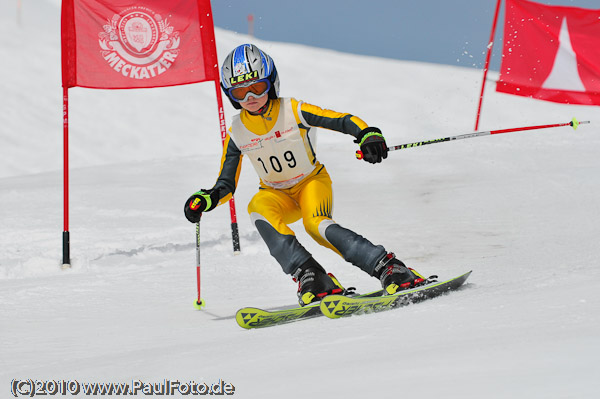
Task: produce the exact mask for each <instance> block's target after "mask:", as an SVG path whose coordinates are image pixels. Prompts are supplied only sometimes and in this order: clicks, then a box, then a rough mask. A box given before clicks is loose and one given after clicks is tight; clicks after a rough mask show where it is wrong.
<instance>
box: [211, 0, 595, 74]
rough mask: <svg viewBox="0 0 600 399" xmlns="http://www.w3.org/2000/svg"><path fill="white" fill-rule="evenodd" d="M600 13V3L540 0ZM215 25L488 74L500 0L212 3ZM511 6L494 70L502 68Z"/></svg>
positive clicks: (498, 36) (498, 43) (499, 30)
mask: <svg viewBox="0 0 600 399" xmlns="http://www.w3.org/2000/svg"><path fill="white" fill-rule="evenodd" d="M538 2H539V3H543V4H548V5H563V6H570V7H583V8H592V9H598V8H600V1H599V0H540V1H538ZM212 8H213V14H214V22H215V25H216V26H218V27H221V28H224V29H228V30H232V31H236V32H241V33H247V32H248V21H247V16H248V14H253V15H254V35H255V36H256V37H257V38H260V39H264V40H272V41H280V42H293V43H301V44H307V45H311V46H315V47H323V48H330V49H335V50H339V51H344V52H349V53H356V54H366V55H376V56H381V57H386V58H396V59H402V60H415V61H426V62H433V63H440V64H450V65H458V66H465V67H476V68H483V65H484V63H485V50H486V46H487V43H488V40H489V37H490V32H491V28H492V21H493V17H494V11H495V9H496V0H360V1H359V0H301V1H289V0H288V1H286V0H212ZM503 21H504V2H503V5H502V8H501V10H500V16H499V19H498V27H497V29H496V41H495V44H494V53H493V55H492V63H491V69H492V70H496V71H498V70H499V69H500V55H501V52H502V42H501V38H502V27H503Z"/></svg>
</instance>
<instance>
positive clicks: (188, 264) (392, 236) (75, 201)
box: [0, 1, 600, 399]
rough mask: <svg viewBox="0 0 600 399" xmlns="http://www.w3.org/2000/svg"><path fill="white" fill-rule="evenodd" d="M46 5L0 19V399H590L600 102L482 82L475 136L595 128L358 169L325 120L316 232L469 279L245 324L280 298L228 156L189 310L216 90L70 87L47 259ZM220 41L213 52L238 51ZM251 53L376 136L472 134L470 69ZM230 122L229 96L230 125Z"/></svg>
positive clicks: (292, 50)
mask: <svg viewBox="0 0 600 399" xmlns="http://www.w3.org/2000/svg"><path fill="white" fill-rule="evenodd" d="M55 3H56V2H45V1H42V2H36V4H35V5H34V4H33V3H30V2H23V18H22V25H21V26H17V25H16V22H15V21H14V18H13V17H14V14H13V11H14V9H13V7H14V5H13V4H12V3H10V4H7V2H3V3H2V4H1V5H0V18H1V19H0V21H1V23H0V43H1V45H2V48H3V49H6V50H8V52H10V54H11V55H12V56H11V57H7V59H5V61H4V62H3V66H2V71H3V72H4V75H5V76H10V77H11V78H10V79H4V80H3V81H2V82H0V87H1V88H2V93H4V95H3V96H2V99H1V100H0V101H1V102H2V107H0V126H2V127H1V130H0V138H1V142H2V146H1V150H0V151H1V152H0V221H1V227H0V229H1V232H2V234H1V235H0V327H1V328H0V392H3V393H1V394H0V396H2V397H8V395H9V391H10V381H11V380H13V379H15V378H16V379H25V378H32V379H55V380H78V381H80V382H94V381H98V382H131V381H132V380H142V381H144V382H160V381H163V380H164V379H166V378H168V379H178V380H180V381H188V380H193V381H196V382H207V383H213V382H217V381H218V380H219V379H223V380H225V381H226V382H229V383H231V384H233V385H234V386H235V388H236V391H235V394H234V397H240V398H258V397H260V398H280V397H286V398H304V397H315V398H321V397H346V398H364V397H374V396H379V395H386V394H388V395H389V394H391V393H392V392H397V395H402V396H407V397H408V396H419V397H427V398H428V397H432V398H433V397H440V396H443V397H446V398H578V399H579V398H595V397H597V395H598V391H599V390H600V389H599V388H600V384H599V383H598V379H597V374H598V365H597V358H598V356H599V355H600V341H599V340H598V337H599V336H600V323H599V320H598V315H599V314H600V304H599V300H600V293H599V290H598V283H599V280H600V276H599V273H600V272H599V271H598V270H600V268H599V267H598V266H600V264H599V263H600V262H599V261H598V259H599V255H600V250H599V249H598V245H597V239H598V237H599V236H600V231H599V230H600V227H599V226H600V223H599V220H598V219H599V217H598V215H599V214H600V209H599V208H600V205H599V202H598V198H599V197H600V184H599V180H598V176H599V175H600V161H599V157H598V153H599V150H600V138H599V137H598V127H597V123H599V122H598V121H599V120H600V118H598V117H599V116H600V110H599V109H598V108H597V107H596V108H594V107H582V106H565V105H558V104H552V103H546V102H541V101H534V100H529V99H525V98H517V97H512V96H507V95H503V94H497V93H495V92H494V91H493V85H492V84H489V87H487V91H486V98H485V103H484V108H483V115H482V127H483V128H484V129H490V128H491V129H497V128H507V127H515V126H524V125H533V124H544V123H558V122H564V121H568V120H570V119H571V118H572V117H574V116H575V117H577V118H578V119H580V120H591V121H592V124H591V125H584V126H581V127H580V128H579V129H578V130H577V131H576V132H573V131H572V130H571V129H568V128H559V129H549V130H545V131H533V132H526V133H514V134H506V135H499V136H494V137H488V138H477V139H473V140H464V141H461V142H456V143H444V144H436V145H431V146H427V147H423V148H414V149H408V150H401V151H397V152H394V153H390V155H389V157H388V159H387V160H386V161H385V162H384V163H382V164H380V165H375V166H373V165H369V164H366V163H363V162H358V161H356V160H355V159H354V151H355V150H356V148H355V146H356V145H355V144H354V143H352V140H350V139H348V137H347V136H343V135H340V134H337V133H334V132H328V131H323V130H321V131H320V132H319V140H318V141H319V145H318V152H317V153H318V156H319V159H320V161H321V162H323V163H324V164H325V165H326V166H327V168H328V170H329V172H330V174H331V176H332V179H333V182H334V193H335V213H334V217H335V219H336V221H338V222H339V223H340V224H342V225H345V226H348V227H349V228H352V229H354V230H356V231H357V232H358V233H360V234H362V235H364V236H366V237H368V238H369V239H370V240H372V241H373V242H375V243H378V244H382V245H384V246H385V247H386V248H387V249H389V250H392V251H394V252H396V254H397V255H398V256H399V257H400V258H401V259H403V260H405V261H406V262H407V263H408V264H409V265H410V266H412V267H414V268H415V269H417V270H418V271H420V272H421V273H423V274H426V275H430V274H438V275H440V277H441V278H449V277H452V276H455V275H458V274H460V273H463V272H466V271H468V270H473V274H472V275H471V277H470V279H469V282H468V284H467V285H466V286H465V287H464V288H463V289H461V290H459V291H457V292H454V293H452V294H450V295H446V296H443V297H441V298H436V299H433V300H430V301H427V302H424V303H421V304H418V305H414V306H408V307H405V308H402V309H398V310H395V311H391V312H385V313H380V314H373V315H364V316H357V317H351V318H348V319H340V320H328V319H326V318H324V317H322V318H316V319H312V320H307V321H303V322H299V323H292V324H288V325H282V326H278V327H274V328H267V329H261V330H256V331H245V330H242V329H241V328H239V327H238V326H237V325H236V323H235V320H234V315H235V312H236V310H237V309H239V308H241V307H243V306H257V307H265V308H269V307H279V306H283V305H291V304H293V303H294V302H295V300H296V297H295V290H296V286H295V284H294V283H293V282H292V281H291V279H290V278H289V276H286V275H284V274H283V273H281V270H280V268H279V266H278V265H277V264H276V263H275V261H274V260H273V259H272V258H271V256H270V255H269V253H268V250H267V248H266V246H265V245H264V244H263V242H262V240H261V239H260V237H259V236H258V234H257V232H256V231H255V230H254V228H253V227H252V225H251V224H250V221H249V218H248V216H247V214H246V210H245V208H246V204H247V203H248V201H249V200H250V198H251V197H252V195H254V193H255V192H256V187H257V183H258V179H257V177H256V176H255V174H254V172H253V170H252V168H251V166H250V165H249V164H248V163H247V162H245V165H244V168H243V171H242V176H241V178H240V185H239V187H238V191H237V192H236V202H237V213H238V222H239V228H240V234H241V247H242V255H240V256H234V255H233V254H232V244H231V236H230V227H229V226H230V225H229V223H230V220H229V209H228V207H227V206H223V207H219V208H217V209H216V210H214V211H213V212H211V213H210V214H206V215H204V217H203V220H202V222H201V241H202V248H201V249H202V250H201V261H202V296H203V298H204V299H205V300H206V303H207V306H206V308H205V310H203V311H196V310H195V309H194V308H193V306H192V302H193V301H194V300H195V298H196V271H195V243H194V239H195V231H194V227H193V226H192V225H190V224H189V223H188V222H187V221H186V220H185V219H184V217H183V212H182V207H183V202H184V200H185V199H186V198H187V197H188V196H189V194H190V193H192V192H194V191H195V190H197V189H198V188H200V187H210V186H211V185H212V184H213V182H214V179H215V177H216V175H217V173H218V168H219V159H220V145H221V144H220V140H219V135H218V131H219V130H218V120H217V116H216V103H215V100H214V86H213V85H212V83H206V84H198V85H191V86H185V87H174V88H165V89H152V90H130V91H94V90H85V89H78V88H76V89H72V90H70V97H71V98H70V99H71V109H70V111H71V167H72V169H71V197H70V199H71V215H70V216H71V217H70V226H71V228H70V231H71V248H72V260H73V267H72V269H70V270H64V271H63V270H61V269H60V261H61V232H62V172H61V165H62V163H61V162H62V161H61V159H62V126H61V88H60V40H59V39H60V38H59V34H60V30H59V15H60V13H59V9H58V7H57V6H56V5H55ZM216 34H217V42H218V53H219V55H220V56H221V57H223V56H225V55H226V54H227V53H228V52H229V50H230V49H231V48H233V47H234V46H236V45H238V44H241V43H243V42H246V41H248V40H249V38H248V37H246V36H244V35H240V34H235V33H232V32H227V31H223V30H219V29H217V31H216ZM255 42H256V43H257V44H258V45H259V46H260V47H261V48H263V49H264V50H265V51H267V52H268V53H269V54H270V55H271V56H272V57H273V58H274V59H275V62H276V64H277V67H278V70H279V73H280V76H281V80H282V95H284V96H289V95H293V96H295V97H296V98H299V99H303V100H305V101H307V102H311V103H314V104H317V105H321V106H324V107H328V108H331V109H335V110H339V111H347V112H351V113H355V114H356V115H359V116H361V117H362V118H364V119H365V120H366V121H369V122H370V123H372V124H374V125H376V126H379V127H380V128H381V129H382V130H383V132H384V134H385V135H386V139H387V141H388V144H390V145H395V144H401V143H406V142H411V141H416V140H422V139H433V138H438V137H445V136H449V135H453V134H460V133H467V132H469V131H470V129H471V128H472V123H473V120H474V116H475V111H476V94H477V93H478V85H479V82H480V79H481V73H480V71H477V70H471V69H463V68H457V67H452V66H441V65H428V64H422V63H417V62H402V61H394V60H388V59H383V58H375V57H363V56H355V55H350V54H344V53H339V52H333V51H328V50H321V49H316V48H310V47H306V46H300V45H292V44H286V43H273V42H264V41H260V40H255ZM314 60H319V62H318V63H316V62H314ZM382 71H393V73H394V76H396V77H397V78H398V79H396V80H394V81H390V79H389V74H388V73H382ZM492 74H493V73H492ZM349 81H351V82H352V84H351V85H349V84H348V82H349ZM391 93H394V94H393V96H392V97H390V96H391ZM357 94H360V95H357ZM234 112H235V111H234V110H233V108H232V107H230V106H229V104H226V115H227V119H228V121H229V120H230V118H231V116H232V115H233V114H234ZM292 227H293V229H294V230H295V231H296V232H297V234H298V237H299V239H300V241H301V242H302V243H304V244H305V245H306V247H307V248H308V250H309V251H311V252H312V253H313V254H314V256H315V257H316V258H317V259H318V260H319V261H320V262H321V263H322V264H324V265H326V266H327V268H328V270H329V271H331V272H332V273H334V274H335V275H336V276H337V277H338V278H339V279H340V281H341V282H342V283H343V284H345V285H348V286H356V287H357V288H358V290H359V291H360V292H367V291H370V290H374V289H377V288H378V281H376V280H375V279H373V278H371V277H369V276H366V275H365V274H364V273H362V272H361V271H360V270H358V269H357V268H354V267H352V266H351V265H349V264H346V263H345V262H344V261H343V260H342V259H340V258H339V257H338V256H337V255H336V254H334V253H332V252H331V251H328V250H326V249H324V248H321V247H319V246H318V245H317V244H316V243H314V242H313V241H312V240H311V239H310V238H309V237H308V236H307V234H306V233H305V232H303V231H302V225H301V223H296V224H294V225H293V226H292Z"/></svg>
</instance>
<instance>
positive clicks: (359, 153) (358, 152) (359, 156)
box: [356, 150, 365, 159]
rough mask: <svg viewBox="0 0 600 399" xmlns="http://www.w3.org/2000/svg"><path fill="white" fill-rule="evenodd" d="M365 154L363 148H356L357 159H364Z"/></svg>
mask: <svg viewBox="0 0 600 399" xmlns="http://www.w3.org/2000/svg"><path fill="white" fill-rule="evenodd" d="M364 157H365V156H364V154H363V152H362V151H361V150H356V159H363V158H364Z"/></svg>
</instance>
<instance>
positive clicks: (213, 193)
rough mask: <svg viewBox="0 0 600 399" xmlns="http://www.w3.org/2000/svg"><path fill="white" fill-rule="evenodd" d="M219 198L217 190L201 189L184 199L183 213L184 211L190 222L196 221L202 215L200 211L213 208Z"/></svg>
mask: <svg viewBox="0 0 600 399" xmlns="http://www.w3.org/2000/svg"><path fill="white" fill-rule="evenodd" d="M219 199H220V197H219V190H213V189H210V190H205V189H202V190H200V191H198V192H196V193H194V194H192V196H191V197H190V198H188V200H187V201H185V206H184V207H183V213H185V217H186V218H187V220H189V221H190V222H192V223H198V222H199V221H200V218H201V217H202V212H208V211H212V210H213V209H215V208H216V206H217V205H218V203H219Z"/></svg>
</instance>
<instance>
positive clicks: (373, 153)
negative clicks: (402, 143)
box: [354, 127, 388, 163]
mask: <svg viewBox="0 0 600 399" xmlns="http://www.w3.org/2000/svg"><path fill="white" fill-rule="evenodd" d="M354 142H355V143H358V145H359V146H360V150H361V151H362V154H363V159H364V160H365V161H367V162H369V163H379V162H381V161H382V160H384V159H385V158H387V156H388V147H387V145H386V144H385V139H384V138H383V135H382V134H381V130H379V129H377V128H376V127H368V128H366V129H363V130H362V131H361V132H360V134H359V135H358V137H357V138H356V140H354Z"/></svg>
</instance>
